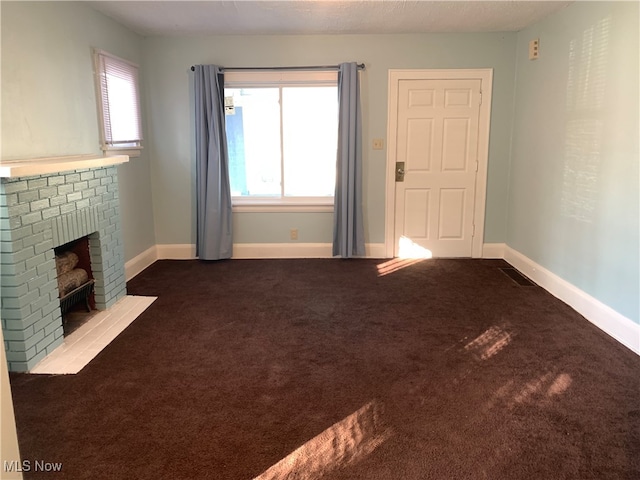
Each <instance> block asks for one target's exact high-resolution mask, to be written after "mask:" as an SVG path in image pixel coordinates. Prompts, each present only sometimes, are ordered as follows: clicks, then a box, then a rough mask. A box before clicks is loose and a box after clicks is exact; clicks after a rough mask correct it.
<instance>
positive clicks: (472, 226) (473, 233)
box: [471, 223, 476, 237]
mask: <svg viewBox="0 0 640 480" xmlns="http://www.w3.org/2000/svg"><path fill="white" fill-rule="evenodd" d="M475 235H476V224H475V223H474V224H472V225H471V236H472V237H474V236H475Z"/></svg>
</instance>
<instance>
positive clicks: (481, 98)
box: [480, 90, 482, 105]
mask: <svg viewBox="0 0 640 480" xmlns="http://www.w3.org/2000/svg"><path fill="white" fill-rule="evenodd" d="M480 105H482V90H480Z"/></svg>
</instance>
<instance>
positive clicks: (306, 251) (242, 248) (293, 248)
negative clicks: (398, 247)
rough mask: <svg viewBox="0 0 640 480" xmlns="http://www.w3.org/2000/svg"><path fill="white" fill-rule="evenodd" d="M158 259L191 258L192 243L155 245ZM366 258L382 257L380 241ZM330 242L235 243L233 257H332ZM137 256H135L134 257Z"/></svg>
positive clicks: (368, 246) (368, 250) (370, 246)
mask: <svg viewBox="0 0 640 480" xmlns="http://www.w3.org/2000/svg"><path fill="white" fill-rule="evenodd" d="M156 248H157V259H158V260H191V259H195V258H197V257H196V246H195V245H192V244H173V245H156ZM365 256H366V257H367V258H384V257H385V249H384V244H382V243H368V244H366V245H365ZM332 257H333V255H332V247H331V244H330V243H235V244H234V245H233V257H232V258H234V259H250V258H332ZM136 258H137V257H136Z"/></svg>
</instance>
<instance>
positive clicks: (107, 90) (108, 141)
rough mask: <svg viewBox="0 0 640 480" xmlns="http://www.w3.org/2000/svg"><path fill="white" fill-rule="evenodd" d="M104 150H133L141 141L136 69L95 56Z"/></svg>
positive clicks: (116, 61)
mask: <svg viewBox="0 0 640 480" xmlns="http://www.w3.org/2000/svg"><path fill="white" fill-rule="evenodd" d="M97 64H98V69H99V72H98V74H99V80H100V96H101V107H102V120H103V127H104V144H105V145H104V146H105V147H106V148H110V147H111V148H118V147H123V148H126V147H136V146H139V145H140V142H141V140H142V128H141V122H140V100H139V95H138V67H137V65H135V64H132V63H130V62H127V61H126V60H122V59H120V58H117V57H114V56H112V55H109V54H106V53H105V52H101V51H98V52H97Z"/></svg>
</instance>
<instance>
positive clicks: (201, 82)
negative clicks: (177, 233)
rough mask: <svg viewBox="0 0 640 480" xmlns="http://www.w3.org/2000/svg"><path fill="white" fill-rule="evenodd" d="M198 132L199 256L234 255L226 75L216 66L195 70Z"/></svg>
mask: <svg viewBox="0 0 640 480" xmlns="http://www.w3.org/2000/svg"><path fill="white" fill-rule="evenodd" d="M194 99H195V109H194V110H195V130H196V203H197V220H196V222H197V226H196V230H197V235H196V255H197V256H198V257H199V258H200V259H201V260H220V259H224V258H231V255H232V253H233V238H232V214H231V188H230V186H229V158H228V152H227V137H226V134H225V118H224V75H223V73H222V70H221V68H220V67H218V66H216V65H196V66H195V67H194Z"/></svg>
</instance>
